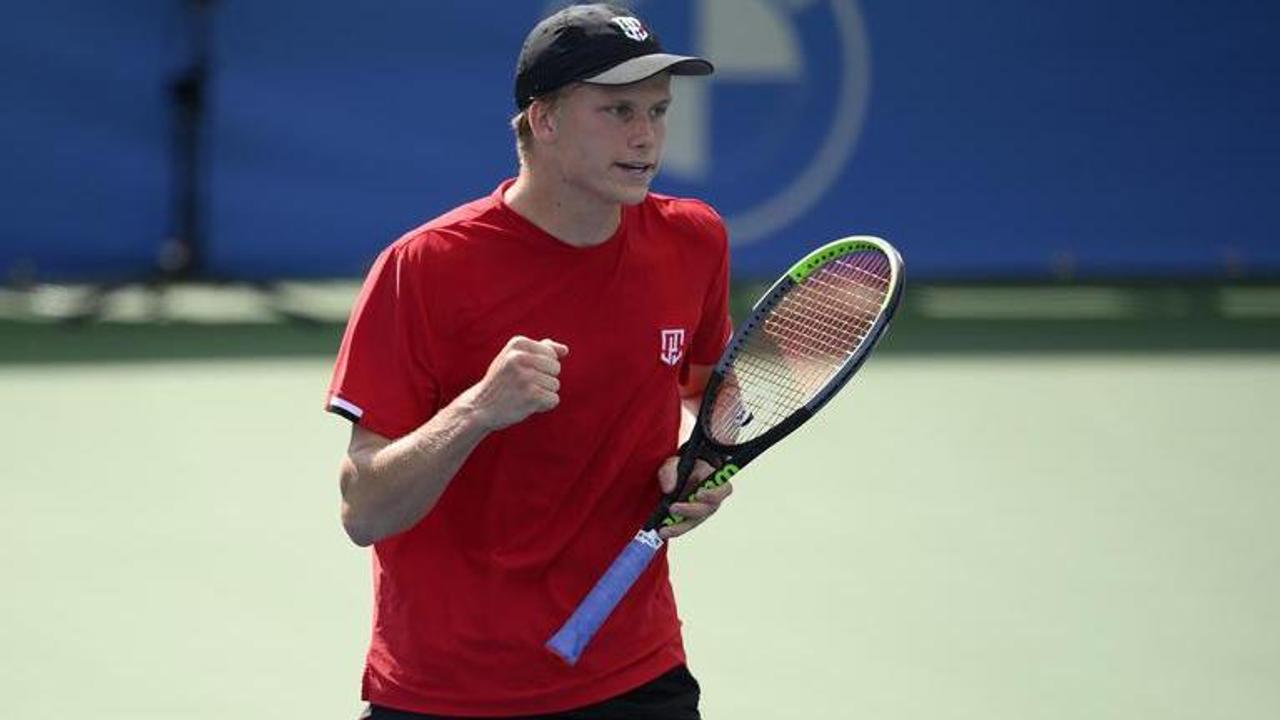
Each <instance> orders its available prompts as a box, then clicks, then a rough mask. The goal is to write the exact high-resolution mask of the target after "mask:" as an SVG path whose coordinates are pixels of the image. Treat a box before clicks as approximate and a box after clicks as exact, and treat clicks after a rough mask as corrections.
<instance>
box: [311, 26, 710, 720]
mask: <svg viewBox="0 0 1280 720" xmlns="http://www.w3.org/2000/svg"><path fill="white" fill-rule="evenodd" d="M710 72H712V67H711V64H710V63H709V62H707V61H706V60H703V59H701V58H694V57H686V56H679V55H669V54H666V53H664V52H663V51H662V48H661V47H660V45H659V44H658V40H657V38H656V37H655V36H654V35H653V34H652V33H650V31H649V30H648V29H647V28H646V27H645V25H644V24H643V23H642V22H641V21H640V20H639V19H638V18H636V17H635V16H634V15H632V14H631V13H630V12H628V11H626V10H624V9H620V8H617V7H613V6H608V5H589V6H572V7H570V8H567V9H565V10H563V11H561V12H559V13H557V14H555V15H553V16H551V17H549V18H547V19H546V20H544V21H542V22H541V23H539V24H538V25H537V26H536V27H535V28H534V29H533V31H532V32H531V33H530V35H529V37H528V39H527V40H526V41H525V44H524V47H523V49H522V51H521V55H520V61H519V64H518V67H517V77H516V87H515V90H516V93H515V100H516V106H517V109H518V110H519V114H518V115H517V116H516V118H515V119H514V120H513V126H514V127H515V129H516V134H517V142H518V149H519V155H520V160H521V167H520V173H519V175H518V177H516V178H514V179H512V180H507V181H505V182H503V183H502V184H500V185H499V186H498V188H497V189H496V190H494V192H493V193H492V194H490V195H489V196H487V197H484V198H480V199H478V200H475V201H473V202H471V203H468V204H466V205H463V206H461V207H459V208H457V209H455V210H453V211H452V212H449V213H447V214H445V215H443V216H441V217H439V218H437V219H435V220H432V221H431V222H429V223H427V224H426V225H423V226H422V227H419V228H417V229H416V230H413V231H411V232H410V233H408V234H406V235H405V236H404V237H402V238H400V239H399V240H398V241H396V242H395V243H393V244H392V245H391V246H390V247H388V248H387V249H386V250H385V251H384V252H383V253H382V254H381V255H380V256H379V258H378V260H377V262H376V263H375V265H374V266H373V269H372V270H371V271H370V273H369V276H368V278H367V280H366V282H365V285H364V288H363V290H362V291H361V294H360V296H359V299H358V300H357V302H356V306H355V308H354V309H353V311H352V315H351V319H350V321H349V323H348V325H347V330H346V334H345V336H344V338H343V343H342V348H341V350H340V352H339V355H338V359H337V363H336V367H335V370H334V377H333V381H332V383H331V385H330V388H329V396H328V404H327V407H328V409H329V410H330V411H332V412H335V413H338V414H340V415H343V416H345V417H347V418H348V419H350V420H352V421H353V423H354V425H353V427H352V435H351V441H350V445H349V447H348V450H347V455H346V457H345V458H344V460H343V462H342V468H341V488H342V501H343V502H342V522H343V525H344V527H345V528H346V530H347V533H348V534H349V535H350V536H351V538H352V540H353V541H355V542H356V543H357V544H359V545H372V546H373V573H374V590H375V616H374V623H373V639H372V642H371V645H370V649H369V654H368V659H367V663H366V669H365V674H364V681H363V697H364V698H365V699H366V700H368V701H369V703H370V705H369V708H368V710H367V711H366V717H370V718H431V717H458V716H463V717H528V716H540V717H543V716H547V717H565V718H570V717H572V718H604V717H626V718H632V719H635V718H648V717H652V718H664V719H670V718H698V717H699V714H698V709H697V705H698V685H697V682H696V681H695V680H694V679H693V677H692V675H690V674H689V672H688V670H687V668H686V667H685V656H684V648H683V645H682V642H681V636H680V621H679V618H678V617H677V614H676V607H675V601H674V598H673V595H672V591H671V585H670V582H669V580H668V568H667V562H666V555H665V553H666V551H665V549H664V550H663V551H662V553H661V554H660V555H659V557H658V558H657V559H656V560H655V562H654V563H653V564H652V566H651V567H650V568H649V569H648V570H647V571H646V572H645V574H644V575H643V576H642V577H641V578H640V580H639V581H638V582H637V583H636V585H635V586H634V587H633V588H632V589H631V591H630V593H629V594H628V595H627V597H626V598H625V599H624V600H623V601H622V603H621V604H620V605H619V606H618V608H617V610H616V611H615V612H614V614H613V615H612V617H611V618H610V619H609V620H608V621H607V622H606V623H605V624H604V626H603V627H602V628H601V629H600V632H599V634H598V635H597V636H596V638H595V640H594V642H593V644H592V646H591V647H590V648H589V649H588V650H587V652H586V653H585V654H584V655H583V657H582V658H581V660H580V661H579V663H578V664H577V665H576V666H572V667H571V666H568V665H566V664H565V663H563V662H562V661H561V660H560V659H559V658H557V657H556V656H555V655H554V654H552V653H551V652H550V651H549V650H547V649H546V648H545V647H544V644H543V643H544V642H545V641H546V639H547V638H548V637H550V635H551V634H552V633H553V632H554V631H555V630H556V628H558V627H559V625H560V624H561V623H562V622H563V621H564V619H565V618H566V617H567V616H568V615H569V613H570V612H571V611H572V610H573V608H574V607H575V606H576V604H577V602H578V601H579V600H580V599H581V598H582V597H583V596H584V595H585V594H586V592H587V591H588V590H589V589H590V588H591V586H592V585H593V584H594V582H595V581H596V579H597V578H598V577H599V575H600V574H601V573H602V572H603V571H604V569H605V568H606V567H608V565H609V563H610V562H611V561H612V560H613V558H614V556H615V555H616V554H617V552H618V551H619V550H620V549H621V548H622V547H624V546H625V545H626V544H627V542H628V541H629V540H630V539H631V536H632V535H633V534H634V532H635V529H636V528H637V527H640V526H641V525H642V524H643V523H644V521H645V520H646V519H647V517H648V515H649V514H650V513H651V512H652V510H653V508H654V506H655V504H656V503H657V501H658V499H659V496H660V493H661V492H665V491H669V490H671V489H673V487H674V484H675V471H674V467H675V458H674V455H675V453H676V448H677V446H678V444H679V442H680V441H681V439H682V438H683V437H685V436H686V435H687V433H688V431H689V429H690V428H691V427H692V423H693V418H694V416H695V415H694V413H696V404H697V400H698V398H699V397H700V394H701V391H702V388H703V386H704V384H705V382H706V378H707V376H708V373H709V372H710V366H711V365H713V364H714V363H715V361H716V360H717V358H718V357H719V355H720V352H721V350H722V349H723V347H724V345H725V343H726V341H727V340H728V338H729V335H730V323H729V316H728V272H729V271H728V242H727V238H726V233H725V228H724V225H723V223H722V221H721V220H720V218H719V216H718V215H716V214H715V212H714V211H713V210H711V208H709V207H708V206H707V205H705V204H703V203H701V202H698V201H696V200H686V199H678V198H672V197H666V196H662V195H657V194H654V193H650V192H649V184H650V182H651V181H652V179H653V177H654V174H655V173H656V171H657V169H658V164H659V161H660V160H661V155H662V149H663V142H664V139H665V120H664V118H665V115H666V111H667V108H668V106H669V105H670V103H671V95H670V82H671V76H672V75H705V74H709V73H710ZM708 470H709V468H707V467H705V466H702V467H700V468H699V470H698V472H697V473H696V475H695V477H702V476H705V474H706V473H707V471H708ZM655 478H656V480H655ZM729 492H731V488H730V486H728V485H725V486H723V487H722V488H720V489H719V490H715V491H709V492H704V493H702V494H700V495H699V496H698V497H696V498H694V500H693V501H691V502H687V503H679V504H677V505H675V506H674V509H675V510H676V511H677V512H678V513H680V514H681V515H683V516H684V517H686V518H688V520H686V521H685V522H683V523H681V524H679V525H676V526H673V527H671V528H667V529H664V530H663V531H662V534H663V536H664V537H675V536H678V535H681V534H683V533H684V532H687V531H688V530H689V529H691V528H692V527H694V526H696V525H697V524H698V523H700V522H702V521H703V520H705V519H706V517H708V516H709V515H710V514H712V513H713V512H715V510H716V508H717V507H718V506H719V504H720V502H721V501H722V500H723V499H724V498H725V497H726V496H727V495H728V494H729Z"/></svg>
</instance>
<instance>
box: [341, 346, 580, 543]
mask: <svg viewBox="0 0 1280 720" xmlns="http://www.w3.org/2000/svg"><path fill="white" fill-rule="evenodd" d="M568 354H569V348H567V347H565V346H564V345H562V344H560V343H558V342H556V341H554V340H551V339H543V340H537V341H534V340H530V339H529V338H527V337H524V336H521V335H517V336H515V337H513V338H511V339H510V340H508V341H507V344H506V345H504V346H503V347H502V349H501V350H500V351H499V352H498V354H497V355H496V356H495V357H494V359H493V362H491V363H489V369H488V370H487V371H486V372H485V375H484V378H482V379H481V380H480V382H478V383H476V384H475V385H473V386H471V387H470V388H468V389H467V390H466V391H465V392H463V393H462V394H461V395H459V396H458V397H457V398H456V399H455V400H454V401H453V402H451V403H449V404H448V405H446V406H445V407H444V408H443V409H442V410H440V411H439V412H437V413H436V414H435V416H434V417H432V418H431V419H430V420H428V421H427V422H426V423H424V424H423V425H422V426H420V427H419V428H418V429H417V430H414V431H413V432H411V433H409V434H408V435H406V436H404V437H402V438H400V439H399V440H396V441H394V442H391V441H388V440H387V439H386V438H384V437H381V436H379V435H376V434H374V433H372V432H370V431H368V430H364V429H363V428H360V427H359V426H356V428H355V429H354V430H353V431H352V433H353V434H352V440H351V447H350V448H348V450H347V457H346V458H344V459H343V462H342V525H343V527H345V528H346V530H347V534H348V535H350V536H351V539H352V540H354V541H355V542H356V544H357V545H372V544H373V543H375V542H378V541H379V540H381V539H383V538H385V537H389V536H391V535H395V534H396V533H399V532H404V531H405V530H408V529H409V528H411V527H413V526H414V525H416V524H417V523H418V521H419V520H421V519H422V518H423V516H425V515H426V514H427V513H428V512H430V511H431V508H432V507H434V506H435V504H436V501H437V500H439V499H440V496H441V495H442V494H444V490H445V488H446V487H448V486H449V481H450V480H452V479H453V476H454V475H455V474H457V472H458V469H459V468H461V467H462V463H463V462H465V461H466V459H467V456H469V455H470V454H471V451H472V450H474V449H475V448H476V446H477V445H479V444H480V441H481V440H483V439H484V438H485V436H486V435H488V434H489V433H491V432H493V431H495V430H501V429H502V428H504V427H508V426H510V425H514V424H515V423H518V422H520V421H522V420H524V419H525V418H527V417H528V416H529V415H531V414H533V413H537V412H548V411H550V410H552V409H553V408H555V406H556V405H558V404H559V403H560V396H559V395H558V394H557V393H558V391H559V389H560V381H559V380H558V379H557V377H556V376H558V375H559V374H560V358H563V357H564V356H566V355H568Z"/></svg>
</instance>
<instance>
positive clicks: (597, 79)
mask: <svg viewBox="0 0 1280 720" xmlns="http://www.w3.org/2000/svg"><path fill="white" fill-rule="evenodd" d="M664 70H666V71H668V72H670V73H671V74H673V75H710V74H711V73H712V72H714V71H715V67H714V66H712V64H711V63H710V62H708V61H707V60H705V59H703V58H700V57H692V56H688V55H671V54H669V53H666V52H663V50H662V45H661V44H660V43H659V42H658V36H657V35H654V34H653V32H651V31H650V30H649V29H648V27H646V26H645V24H644V23H643V22H642V21H641V20H640V18H638V17H636V16H635V15H634V14H633V13H632V12H631V11H630V10H627V9H625V8H621V7H618V6H616V5H609V4H605V3H599V4H595V5H570V6H569V7H567V8H565V9H563V10H561V11H560V12H558V13H556V14H554V15H552V16H550V17H548V18H546V19H545V20H543V21H542V22H540V23H538V24H537V25H535V26H534V28H533V30H532V31H531V32H530V33H529V37H528V38H526V39H525V41H524V46H523V47H522V48H521V49H520V60H519V62H518V63H517V64H516V107H517V108H519V109H521V110H523V109H525V108H527V107H529V103H531V102H533V99H534V98H536V97H538V96H539V95H545V94H547V93H549V92H551V91H553V90H558V89H559V88H562V87H564V86H565V85H568V84H569V83H572V82H588V83H595V84H598V85H628V84H630V83H633V82H639V81H641V80H644V79H645V78H648V77H652V76H653V75H657V74H658V73H660V72H662V71H664Z"/></svg>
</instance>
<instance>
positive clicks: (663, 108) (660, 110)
mask: <svg viewBox="0 0 1280 720" xmlns="http://www.w3.org/2000/svg"><path fill="white" fill-rule="evenodd" d="M670 107H671V106H670V105H667V104H662V105H659V106H657V107H655V108H654V109H653V110H651V111H650V114H651V115H652V116H653V117H655V118H660V117H666V116H667V110H668V109H670Z"/></svg>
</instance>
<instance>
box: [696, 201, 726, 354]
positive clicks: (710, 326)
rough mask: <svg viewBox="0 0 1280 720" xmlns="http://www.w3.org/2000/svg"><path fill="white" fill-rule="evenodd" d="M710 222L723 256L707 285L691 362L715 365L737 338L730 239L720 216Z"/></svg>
mask: <svg viewBox="0 0 1280 720" xmlns="http://www.w3.org/2000/svg"><path fill="white" fill-rule="evenodd" d="M708 212H711V211H710V209H708ZM710 220H711V222H710V228H711V231H712V232H713V233H714V234H715V237H716V241H717V242H716V243H715V245H714V247H716V248H717V249H718V251H719V257H718V258H717V260H716V262H715V263H714V264H713V265H712V267H714V268H715V270H714V271H713V272H712V277H711V278H710V281H709V282H708V283H707V291H706V295H705V296H704V298H703V301H702V313H701V316H700V319H699V322H698V327H697V329H696V330H695V331H694V333H693V339H692V340H691V341H690V343H689V355H688V357H689V362H690V363H693V364H695V365H714V364H715V363H716V362H717V361H719V360H720V354H721V353H722V352H724V348H725V345H727V344H728V343H729V338H730V336H732V335H733V319H732V318H731V317H730V315H729V236H728V232H727V231H726V230H725V227H724V222H723V221H722V220H720V218H719V216H717V215H715V214H714V213H713V212H712V213H711V218H710Z"/></svg>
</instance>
